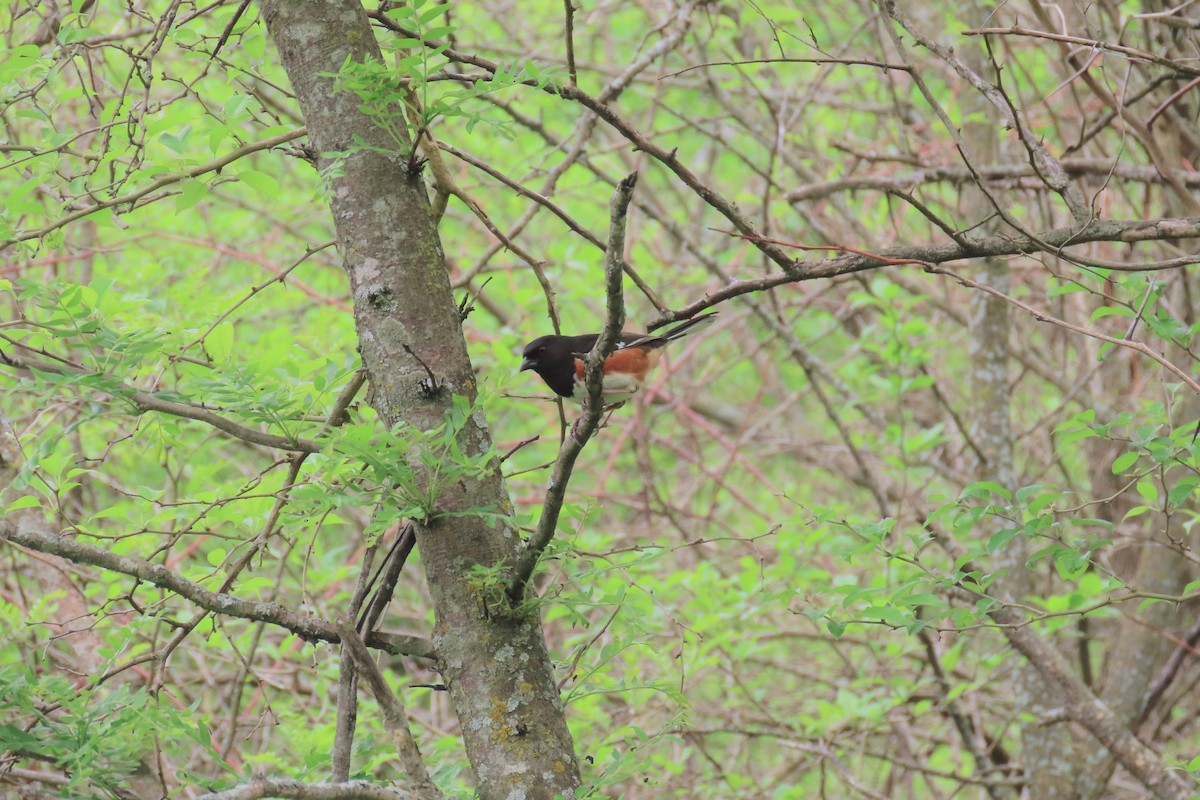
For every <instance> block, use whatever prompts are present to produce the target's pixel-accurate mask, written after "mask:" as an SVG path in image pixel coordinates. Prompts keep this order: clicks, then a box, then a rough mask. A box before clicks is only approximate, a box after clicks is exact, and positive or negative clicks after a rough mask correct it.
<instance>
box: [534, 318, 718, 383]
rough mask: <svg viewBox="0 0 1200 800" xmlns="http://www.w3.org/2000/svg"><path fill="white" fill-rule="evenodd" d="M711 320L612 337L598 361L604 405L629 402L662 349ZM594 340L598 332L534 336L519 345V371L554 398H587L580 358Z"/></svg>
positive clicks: (697, 320) (585, 354)
mask: <svg viewBox="0 0 1200 800" xmlns="http://www.w3.org/2000/svg"><path fill="white" fill-rule="evenodd" d="M716 316H717V314H716V312H713V313H711V314H704V315H703V316H699V317H692V318H691V319H689V320H685V321H684V322H682V323H680V324H679V325H676V326H675V327H674V328H671V330H669V331H667V332H666V333H662V334H657V335H655V334H649V333H621V334H620V335H619V336H617V347H616V349H615V350H613V352H612V353H611V354H610V355H609V357H608V358H607V359H605V360H604V384H603V390H602V391H603V399H604V404H605V405H606V406H607V405H619V404H620V403H623V402H625V401H626V400H628V399H629V398H630V397H632V396H633V395H634V394H635V393H636V392H637V390H638V389H640V388H641V387H642V383H643V382H644V381H645V380H646V375H647V374H648V373H649V372H650V370H652V369H654V367H655V365H657V364H658V361H659V359H660V358H662V348H663V347H665V346H666V345H667V344H668V343H669V342H673V341H675V340H676V339H681V338H683V337H684V336H687V335H688V334H689V333H694V332H695V331H696V330H697V329H698V328H700V327H702V326H704V325H707V324H708V323H710V322H712V321H713V318H714V317H716ZM598 338H600V334H598V333H585V334H581V335H579V336H556V335H551V336H539V337H538V338H536V339H534V340H533V341H532V342H530V343H529V344H527V345H525V351H524V352H523V353H522V360H521V369H520V370H519V371H520V372H524V371H525V370H527V369H531V370H533V371H534V372H536V373H537V374H538V375H539V376H540V377H541V379H542V380H543V381H545V382H546V385H547V386H549V387H550V388H551V389H553V390H554V391H555V393H556V394H558V395H559V396H560V397H565V398H567V399H568V400H573V401H575V402H577V403H582V402H583V398H584V397H586V396H587V387H586V385H585V384H584V361H583V359H584V358H585V357H586V356H587V354H588V353H590V352H591V350H592V347H593V346H595V344H596V340H597V339H598Z"/></svg>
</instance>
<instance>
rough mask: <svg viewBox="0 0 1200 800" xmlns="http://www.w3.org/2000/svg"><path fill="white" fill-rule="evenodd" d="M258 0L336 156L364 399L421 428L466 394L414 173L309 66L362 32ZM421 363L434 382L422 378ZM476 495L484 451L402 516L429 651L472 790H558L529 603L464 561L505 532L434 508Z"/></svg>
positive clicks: (359, 45) (349, 52)
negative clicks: (420, 516)
mask: <svg viewBox="0 0 1200 800" xmlns="http://www.w3.org/2000/svg"><path fill="white" fill-rule="evenodd" d="M260 5H261V8H262V12H263V18H264V20H265V21H266V24H267V28H268V30H269V31H270V34H271V36H272V38H273V39H274V41H275V44H276V47H277V48H278V51H279V55H280V60H281V62H282V64H283V66H284V69H285V70H286V71H287V74H288V77H289V79H290V81H291V83H292V87H293V89H294V90H295V92H296V97H297V98H298V100H299V103H300V108H301V110H302V112H303V114H304V119H305V122H306V124H307V126H308V132H309V138H310V141H311V144H312V146H313V149H314V150H315V151H316V152H317V154H318V166H319V167H320V168H321V169H322V170H325V169H326V168H328V167H329V166H330V163H331V158H332V154H334V153H339V154H341V161H340V164H339V167H338V169H337V170H336V171H332V172H331V173H327V174H331V175H332V176H331V177H330V178H329V181H330V184H329V186H330V190H331V195H332V199H331V205H332V211H333V216H334V222H335V225H336V228H337V236H338V240H339V242H340V244H341V247H342V255H343V258H344V267H345V270H346V273H347V275H348V276H349V278H350V285H351V289H352V292H353V299H354V317H355V323H356V326H357V330H358V337H359V348H360V351H361V353H362V358H363V364H364V365H365V367H366V368H367V370H368V373H369V375H370V380H371V398H370V400H371V404H372V405H373V406H374V408H375V409H376V410H377V411H378V413H379V416H380V418H381V420H382V421H383V422H384V423H385V424H387V425H389V426H390V425H394V424H395V423H397V422H406V423H409V424H411V425H412V426H414V427H416V428H418V429H421V430H429V429H431V428H433V427H436V426H437V425H440V424H442V422H443V421H444V420H445V416H446V413H447V411H448V410H449V409H450V407H451V398H452V396H453V395H459V396H464V397H467V398H469V399H471V400H472V401H474V399H475V381H474V376H473V373H472V370H471V363H470V360H469V358H468V354H467V349H466V342H465V340H464V338H463V334H462V331H461V322H460V319H459V315H458V313H457V309H456V306H455V303H454V297H453V293H452V291H451V287H450V282H449V276H448V274H447V271H446V266H445V259H444V255H443V252H442V247H441V243H440V241H439V239H438V233H437V228H436V225H435V223H434V221H433V216H432V214H431V210H430V205H429V201H428V197H427V196H426V192H425V187H424V182H423V180H422V179H421V177H420V175H419V171H417V170H414V169H412V168H411V166H410V163H409V160H408V158H407V157H408V153H407V152H395V151H396V150H397V143H396V142H395V141H394V140H391V139H390V138H389V137H388V136H387V135H386V134H385V132H384V131H383V130H382V129H380V128H378V127H376V126H375V125H373V124H372V122H371V121H370V120H369V119H368V118H367V117H366V116H365V115H364V114H362V113H360V111H359V105H360V100H359V98H358V97H357V96H356V95H355V94H353V93H351V92H346V91H335V89H334V81H333V79H332V78H331V77H328V76H323V75H322V74H321V73H334V72H337V71H338V69H339V68H340V67H341V66H342V64H343V63H344V62H345V61H346V59H347V57H349V58H350V59H351V60H353V61H355V62H363V61H365V60H368V59H374V60H376V61H381V56H380V51H379V48H378V45H377V44H376V42H375V39H374V34H373V32H372V30H371V27H370V25H369V23H368V19H367V17H366V15H365V13H364V11H363V9H362V7H361V5H360V4H359V3H358V2H357V0H331V1H330V2H298V1H297V0H261V3H260ZM401 111H402V110H401V109H397V112H398V113H400V112H401ZM356 139H357V140H359V141H361V142H363V143H365V144H366V145H367V146H368V148H370V149H367V148H364V147H361V146H356V145H355V142H356ZM421 362H424V364H425V365H428V367H429V369H430V370H431V371H432V372H433V373H434V375H435V376H436V378H437V381H438V383H439V384H440V385H441V387H443V388H442V389H440V390H438V391H433V392H430V391H428V390H427V389H426V388H425V387H423V386H422V384H423V382H425V381H426V380H427V373H426V371H425V367H424V366H423V365H422V363H421ZM460 444H461V446H462V448H463V450H464V451H465V452H466V453H468V454H472V455H476V454H481V453H484V452H487V451H488V450H489V449H490V448H491V441H490V434H489V432H488V429H487V426H486V421H485V420H484V419H483V417H482V414H479V413H475V414H473V415H472V418H471V419H470V420H469V421H468V423H467V425H466V427H465V428H464V430H463V433H462V434H461V441H460ZM485 507H486V508H491V509H504V510H508V509H511V503H510V501H509V499H508V497H507V494H506V491H505V488H504V486H503V483H502V478H501V474H500V472H499V467H498V464H493V466H492V467H491V468H490V469H489V470H488V471H487V472H486V473H485V474H484V475H483V476H482V477H479V478H464V479H460V480H458V481H455V482H454V484H453V485H451V486H449V487H447V489H446V490H445V491H444V492H443V493H442V494H441V495H440V496H439V498H438V510H439V511H442V512H448V513H447V514H441V515H437V514H435V515H433V517H432V519H431V520H429V521H426V522H421V523H418V524H416V526H415V530H416V536H417V545H418V547H419V548H420V551H421V556H422V563H423V565H424V568H425V573H426V578H427V580H428V582H429V587H430V593H431V596H432V598H433V602H434V604H435V612H436V618H437V619H436V623H435V629H434V645H435V649H436V653H437V659H438V663H439V665H440V668H441V670H442V674H443V677H444V679H445V681H446V683H447V685H448V687H449V691H450V697H451V701H452V703H453V705H454V708H455V711H456V713H457V715H458V719H459V723H460V725H461V728H462V735H463V738H464V744H465V746H466V751H467V754H468V756H469V758H470V760H471V764H472V767H473V769H474V772H475V776H476V780H477V785H478V791H479V796H480V797H481V798H484V800H492V799H493V798H510V797H522V798H529V799H530V800H541V799H543V798H544V799H545V800H550V799H551V798H554V797H555V796H558V795H561V796H564V797H567V798H570V797H574V794H575V789H576V788H577V787H578V785H579V768H578V765H577V762H576V760H575V755H574V749H573V745H572V741H571V736H570V732H569V731H568V729H567V725H566V720H565V717H564V714H563V708H562V704H561V700H560V698H559V694H558V690H557V688H556V685H555V681H554V677H553V672H552V666H551V662H550V658H549V655H548V653H547V651H546V646H545V640H544V638H543V634H542V630H541V627H540V624H539V620H538V618H537V615H536V614H532V615H529V614H526V615H518V614H514V613H512V612H511V610H509V609H508V608H507V607H504V606H502V604H501V601H502V600H503V592H499V593H498V594H497V595H496V596H490V595H488V594H487V593H486V592H484V591H481V590H480V584H479V582H478V581H473V580H471V579H470V572H471V570H472V569H473V568H474V567H476V566H477V565H482V566H486V567H493V566H495V565H496V564H500V563H508V564H512V563H514V562H515V561H516V556H517V554H518V552H519V550H520V548H521V541H520V538H519V536H518V535H517V531H516V529H515V527H514V526H513V525H512V524H511V523H510V522H508V521H504V522H500V521H497V520H496V518H495V517H486V518H485V517H481V516H473V515H465V516H450V514H453V513H454V512H462V511H465V510H468V509H472V508H485Z"/></svg>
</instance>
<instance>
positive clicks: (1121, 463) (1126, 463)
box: [1112, 451, 1141, 475]
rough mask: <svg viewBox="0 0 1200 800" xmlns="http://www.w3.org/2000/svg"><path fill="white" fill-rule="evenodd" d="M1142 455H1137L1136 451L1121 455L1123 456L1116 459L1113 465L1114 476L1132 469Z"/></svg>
mask: <svg viewBox="0 0 1200 800" xmlns="http://www.w3.org/2000/svg"><path fill="white" fill-rule="evenodd" d="M1140 455H1141V454H1140V453H1137V452H1134V451H1129V452H1126V453H1121V455H1119V456H1117V457H1116V459H1115V460H1114V461H1113V463H1112V472H1113V475H1119V474H1121V473H1122V472H1124V471H1125V470H1127V469H1129V468H1130V467H1132V466H1133V465H1134V464H1135V463H1136V462H1137V460H1138V458H1139V457H1140Z"/></svg>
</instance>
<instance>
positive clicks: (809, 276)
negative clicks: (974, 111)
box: [649, 217, 1200, 330]
mask: <svg viewBox="0 0 1200 800" xmlns="http://www.w3.org/2000/svg"><path fill="white" fill-rule="evenodd" d="M1196 238H1200V217H1181V218H1174V219H1146V220H1092V221H1091V222H1090V223H1089V224H1088V225H1087V226H1086V227H1084V228H1078V227H1074V226H1072V227H1069V228H1054V229H1052V230H1048V231H1042V232H1040V233H1038V234H1037V235H1036V237H1034V238H1030V237H1026V236H1021V235H1019V234H1016V233H1013V232H1011V231H1010V232H1008V233H1005V234H999V235H996V236H986V237H979V238H974V237H972V238H971V239H970V240H969V242H970V247H969V248H967V247H963V246H962V245H961V244H959V243H957V242H945V243H941V244H926V245H902V246H899V247H885V248H881V249H879V250H876V251H875V252H873V253H871V254H863V253H851V254H848V255H842V256H838V257H837V258H829V259H824V260H822V261H816V262H805V263H801V264H799V265H798V268H797V270H796V271H793V272H777V273H775V274H773V275H767V276H765V277H762V278H751V279H748V280H743V281H734V282H733V283H730V284H728V285H726V286H724V287H722V288H720V289H717V290H716V291H713V292H709V293H708V294H707V295H705V296H704V298H702V299H700V300H697V301H695V302H693V303H690V304H688V305H686V306H684V307H683V308H680V309H677V310H675V311H672V312H670V313H668V314H662V315H660V316H659V317H658V318H657V319H655V320H654V321H652V322H651V323H650V326H649V327H650V330H654V329H656V328H660V327H662V326H663V325H667V324H668V323H671V322H675V321H677V320H681V319H691V318H692V317H694V316H696V315H697V314H699V313H700V312H702V311H704V310H706V309H709V308H712V307H713V306H715V305H718V304H720V303H722V302H724V301H725V300H729V299H731V298H734V297H739V296H741V295H744V294H751V293H753V292H761V291H764V290H766V289H772V288H774V287H776V286H782V285H783V284H785V283H799V282H800V281H810V280H819V279H821V278H832V277H835V276H837V275H846V274H849V273H852V272H863V271H865V270H870V269H879V268H881V267H886V266H894V265H895V264H896V263H897V262H920V263H931V264H942V263H945V262H947V261H957V260H958V259H961V258H984V257H987V256H1015V255H1028V254H1030V253H1038V252H1046V253H1049V254H1050V255H1053V256H1056V257H1058V258H1062V259H1065V260H1067V261H1072V260H1073V259H1072V256H1071V255H1070V254H1069V253H1066V252H1063V249H1064V248H1067V247H1072V246H1075V245H1081V244H1087V243H1089V242H1126V243H1130V242H1149V241H1157V240H1162V239H1196ZM1047 246H1048V247H1049V248H1050V249H1047ZM1197 261H1200V257H1196V258H1193V259H1191V260H1189V261H1186V262H1184V261H1179V260H1175V261H1172V262H1171V263H1169V264H1165V265H1143V268H1142V269H1133V270H1130V271H1136V272H1142V271H1146V270H1150V269H1160V268H1176V267H1180V266H1184V264H1185V263H1195V262H1197Z"/></svg>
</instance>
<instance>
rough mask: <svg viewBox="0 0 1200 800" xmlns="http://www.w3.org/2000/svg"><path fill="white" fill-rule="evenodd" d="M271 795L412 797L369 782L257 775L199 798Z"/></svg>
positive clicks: (337, 799)
mask: <svg viewBox="0 0 1200 800" xmlns="http://www.w3.org/2000/svg"><path fill="white" fill-rule="evenodd" d="M268 797H278V798H282V799H283V800H413V795H412V794H410V793H409V792H403V791H400V790H399V789H393V788H392V787H390V786H380V785H378V784H374V783H367V782H366V781H347V782H346V783H301V782H300V781H293V780H286V779H283V780H278V779H270V778H256V779H255V780H253V781H251V782H250V783H247V784H245V785H244V786H239V787H237V788H236V789H229V790H228V791H224V792H213V793H211V794H202V795H200V797H199V798H198V800H264V798H268Z"/></svg>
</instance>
